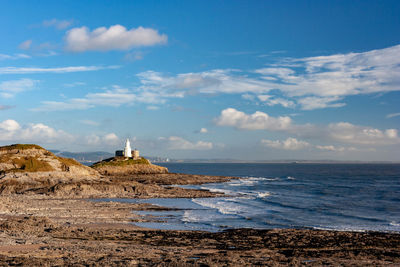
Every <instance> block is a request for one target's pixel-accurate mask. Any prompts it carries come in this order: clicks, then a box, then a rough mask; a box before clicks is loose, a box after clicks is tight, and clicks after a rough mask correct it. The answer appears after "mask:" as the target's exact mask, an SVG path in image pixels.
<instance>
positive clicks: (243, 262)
mask: <svg viewBox="0 0 400 267" xmlns="http://www.w3.org/2000/svg"><path fill="white" fill-rule="evenodd" d="M147 178H148V179H146V176H144V175H142V176H135V177H130V178H121V177H120V178H116V177H114V178H111V180H109V182H111V183H117V184H118V183H123V184H124V185H127V184H135V185H136V187H138V186H139V187H140V188H142V189H141V190H143V191H142V193H141V194H139V192H136V193H135V190H133V191H131V192H130V194H131V195H130V196H131V197H145V198H146V197H149V195H151V196H152V197H156V196H157V190H156V189H157V188H159V190H160V192H159V193H160V194H159V196H166V195H168V196H169V197H181V196H190V195H192V194H195V195H196V194H200V193H198V192H194V191H190V190H189V191H187V192H185V190H184V189H180V190H174V189H173V188H171V189H168V186H167V189H166V186H161V185H160V183H161V181H162V180H165V181H166V182H163V184H169V185H171V184H176V183H177V182H176V181H177V180H179V181H180V183H181V184H187V183H194V181H199V180H200V181H201V179H203V182H211V181H218V180H219V179H220V180H221V181H222V180H223V179H225V180H226V179H230V178H222V177H210V176H208V177H207V176H204V177H197V176H191V175H188V176H185V175H174V174H171V175H169V176H168V175H162V176H158V175H153V176H151V175H150V176H147ZM113 179H114V180H113ZM116 180H118V181H119V182H116ZM168 181H169V182H168ZM89 187H90V186H89ZM118 188H120V189H119V190H122V189H121V188H123V187H118ZM149 188H152V189H149ZM114 189H115V188H114ZM115 190H118V189H115ZM146 190H147V191H146ZM165 190H166V191H165ZM49 192H51V190H50V191H49V190H47V191H46V190H44V191H43V192H42V193H40V194H39V193H33V192H24V193H23V194H8V195H2V196H0V266H10V265H27V266H61V265H63V266H64V265H70V266H154V265H157V266H158V265H159V266H188V265H193V266H287V265H290V266H329V265H331V266H383V265H388V266H400V235H399V234H385V233H373V232H369V233H354V232H334V231H317V230H294V229H285V230H253V229H238V230H229V231H224V232H220V233H208V232H200V231H163V230H152V229H144V228H139V227H136V226H134V225H133V224H132V222H135V221H142V220H144V219H145V218H144V217H142V216H140V215H135V214H134V213H132V211H133V210H154V209H162V208H161V207H158V206H152V205H150V204H135V203H117V202H95V201H91V200H88V199H85V198H82V195H79V194H77V197H75V198H74V197H71V196H69V197H60V196H57V194H51V193H49ZM76 192H78V191H76ZM85 192H90V190H87V191H85ZM106 192H107V191H106ZM109 192H114V191H109ZM166 192H167V193H166ZM150 193H151V194H150ZM110 194H111V193H110ZM201 194H207V193H201ZM208 194H211V193H208ZM106 195H107V194H106ZM210 196H211V195H210Z"/></svg>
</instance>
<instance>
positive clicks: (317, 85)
mask: <svg viewBox="0 0 400 267" xmlns="http://www.w3.org/2000/svg"><path fill="white" fill-rule="evenodd" d="M287 63H290V64H292V65H293V64H294V66H295V67H296V68H294V67H293V68H287V67H285V65H286V64H287ZM290 64H289V65H290ZM276 65H277V67H276V68H263V69H258V70H256V71H255V73H258V74H261V78H262V79H267V80H271V78H274V79H276V80H275V81H270V82H269V85H268V86H267V87H268V88H275V89H278V90H280V91H282V92H284V93H285V94H286V95H287V96H289V97H299V96H300V97H301V96H309V97H321V98H322V99H323V100H329V99H333V100H332V101H323V102H322V104H319V105H315V106H311V105H304V103H302V105H304V106H303V107H307V108H306V109H314V108H324V107H329V106H330V107H332V106H335V107H339V106H342V105H343V103H336V104H333V105H328V104H327V103H328V102H333V101H336V100H339V99H340V98H343V97H345V96H349V95H358V94H368V93H375V92H389V91H398V90H400V89H399V87H398V84H399V82H400V75H399V73H400V45H396V46H392V47H389V48H384V49H377V50H372V51H368V52H363V53H348V54H336V55H331V56H317V57H308V58H300V59H293V58H289V59H286V61H285V62H282V63H281V64H279V63H278V64H276ZM299 69H302V70H300V71H298V70H299ZM335 99H336V100H335ZM308 100H311V99H308ZM314 100H318V99H317V98H314ZM303 102H304V100H303ZM320 103H321V102H320ZM324 103H325V104H324Z"/></svg>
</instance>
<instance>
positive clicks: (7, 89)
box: [0, 79, 37, 98]
mask: <svg viewBox="0 0 400 267" xmlns="http://www.w3.org/2000/svg"><path fill="white" fill-rule="evenodd" d="M36 84H37V81H35V80H31V79H20V80H12V81H4V82H1V83H0V96H2V97H4V98H11V97H14V96H15V95H16V94H18V93H21V92H24V91H28V90H32V89H33V88H34V87H35V85H36Z"/></svg>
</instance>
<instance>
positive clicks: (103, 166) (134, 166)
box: [92, 157, 168, 176]
mask: <svg viewBox="0 0 400 267" xmlns="http://www.w3.org/2000/svg"><path fill="white" fill-rule="evenodd" d="M92 168H93V169H95V170H97V171H98V172H99V173H100V174H102V175H107V176H129V175H134V174H162V173H168V169H167V168H165V167H161V166H157V165H154V164H151V163H150V162H149V161H148V160H147V159H145V158H140V159H138V160H134V159H125V158H123V157H114V158H109V159H106V160H103V161H100V162H97V163H95V164H93V165H92Z"/></svg>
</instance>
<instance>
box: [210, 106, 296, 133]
mask: <svg viewBox="0 0 400 267" xmlns="http://www.w3.org/2000/svg"><path fill="white" fill-rule="evenodd" d="M215 123H216V125H218V126H232V127H235V128H237V129H246V130H261V129H263V130H272V131H282V130H289V129H290V128H291V126H292V125H291V123H292V120H291V118H290V117H287V116H284V117H276V118H275V117H271V116H269V115H268V114H266V113H264V112H261V111H256V112H255V113H253V114H251V115H248V114H246V113H244V112H241V111H238V110H236V109H234V108H227V109H224V110H223V111H222V112H221V115H220V116H219V117H218V118H216V119H215Z"/></svg>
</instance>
